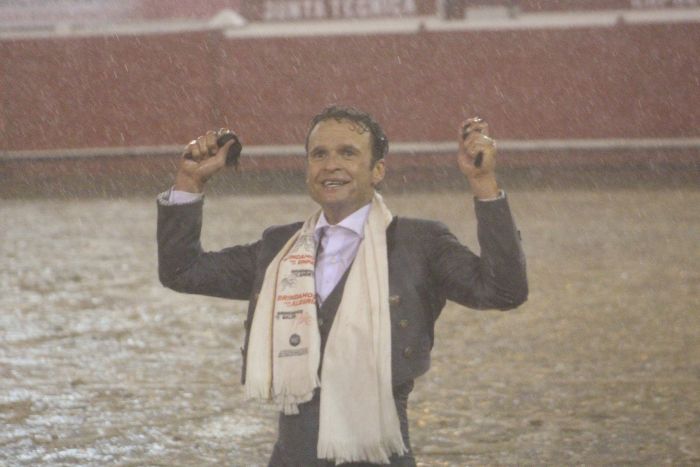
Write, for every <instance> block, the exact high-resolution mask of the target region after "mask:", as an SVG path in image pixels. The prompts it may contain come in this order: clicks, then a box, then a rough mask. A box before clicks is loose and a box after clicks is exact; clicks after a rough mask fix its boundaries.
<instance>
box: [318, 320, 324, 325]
mask: <svg viewBox="0 0 700 467" xmlns="http://www.w3.org/2000/svg"><path fill="white" fill-rule="evenodd" d="M318 325H319V326H323V318H318Z"/></svg>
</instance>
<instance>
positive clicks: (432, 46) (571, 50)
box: [0, 23, 700, 151]
mask: <svg viewBox="0 0 700 467" xmlns="http://www.w3.org/2000/svg"><path fill="white" fill-rule="evenodd" d="M698 44H700V24H698V23H683V24H668V25H659V24H655V25H625V24H620V25H618V26H616V27H614V28H580V29H548V30H511V31H458V32H421V33H418V34H412V35H411V34H406V35H374V36H324V37H296V38H258V39H226V38H224V37H223V36H222V35H221V34H220V33H218V32H212V33H182V34H171V35H149V36H142V37H133V36H132V37H127V36H121V37H90V38H70V39H52V40H48V39H36V40H16V41H0V63H3V68H4V70H3V72H2V73H1V74H0V80H1V81H0V93H1V94H0V99H1V102H2V108H1V109H0V150H5V151H6V150H10V151H11V150H30V149H51V148H82V147H108V146H139V145H159V144H184V143H185V142H186V141H188V140H189V139H191V138H192V137H194V136H196V135H198V134H200V133H201V132H202V131H204V130H205V129H207V128H211V127H218V126H222V125H230V126H232V127H233V128H235V129H236V130H237V131H238V132H239V134H240V135H241V138H242V140H243V141H244V143H245V144H300V143H301V142H302V140H303V135H304V132H305V129H306V124H307V122H308V120H309V118H310V117H311V116H312V115H313V114H314V113H316V112H317V111H318V110H320V109H321V108H322V107H323V106H325V105H326V104H328V103H331V102H340V103H348V104H353V105H356V106H358V107H361V108H364V109H367V110H368V111H370V112H371V113H373V114H374V115H375V116H376V117H377V118H378V119H379V120H380V122H382V123H383V124H384V125H385V127H386V130H387V133H388V135H389V137H390V140H392V141H443V140H450V139H452V138H454V136H455V126H456V124H457V123H458V122H459V121H460V119H461V118H463V117H464V116H468V115H474V114H479V115H482V116H484V117H486V118H487V119H488V120H489V121H490V123H491V125H492V128H493V129H494V134H495V136H497V137H499V138H508V139H540V138H563V139H568V138H608V137H626V138H637V137H689V136H695V137H697V136H700V110H699V108H700V78H699V77H700V58H699V57H700V54H699V53H698V52H699V50H698Z"/></svg>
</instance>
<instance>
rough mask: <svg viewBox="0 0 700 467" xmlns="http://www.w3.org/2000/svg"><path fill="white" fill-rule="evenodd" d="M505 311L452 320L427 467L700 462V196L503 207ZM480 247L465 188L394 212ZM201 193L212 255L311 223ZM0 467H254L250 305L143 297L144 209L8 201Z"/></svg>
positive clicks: (544, 201) (2, 235)
mask: <svg viewBox="0 0 700 467" xmlns="http://www.w3.org/2000/svg"><path fill="white" fill-rule="evenodd" d="M510 197H511V206H512V208H513V211H514V214H515V216H516V220H517V222H518V225H519V227H520V228H521V230H522V234H523V241H524V245H525V250H526V254H527V257H528V266H529V277H530V289H531V294H530V299H529V301H528V302H527V303H526V304H525V305H523V306H522V307H521V308H519V309H518V310H516V311H511V312H496V311H481V312H476V311H471V310H468V309H465V308H462V307H460V306H457V305H454V304H449V305H448V306H447V307H446V308H445V310H444V312H443V314H442V316H441V318H440V320H439V321H438V324H437V329H436V346H435V349H434V350H433V367H432V369H431V371H430V372H429V373H428V374H427V375H425V376H424V377H422V378H420V379H419V380H418V381H417V383H416V389H415V391H414V393H413V394H412V396H411V399H410V402H409V418H410V420H411V435H412V439H413V444H414V450H415V453H416V457H417V459H418V461H419V464H420V465H425V466H443V465H444V466H461V465H483V464H581V463H583V464H598V465H600V464H634V465H638V464H645V465H661V464H676V465H678V464H695V463H700V339H699V338H698V336H699V335H700V314H699V313H698V312H699V310H700V290H699V289H700V273H699V272H698V271H699V270H698V267H697V264H698V262H699V259H700V241H699V240H700V210H698V208H697V206H698V205H700V191H698V190H697V189H693V188H689V187H685V188H674V189H670V190H641V189H622V190H612V189H610V190H600V191H596V192H593V191H587V190H544V191H532V190H527V189H518V190H514V191H512V192H510ZM387 201H388V203H389V205H390V207H391V208H392V209H393V210H394V212H395V213H397V214H402V215H410V216H414V217H426V218H433V219H439V220H442V221H444V222H446V223H447V224H448V225H449V226H450V228H451V229H452V230H453V232H455V234H456V235H457V236H458V237H460V238H461V239H462V240H464V241H465V242H466V243H467V245H469V246H471V247H472V248H473V249H477V250H478V247H477V244H476V239H475V225H474V216H473V210H472V208H471V201H470V199H469V197H468V196H467V195H466V194H465V193H461V192H447V193H424V194H401V195H399V194H396V195H387ZM312 209H313V205H312V204H311V203H310V202H309V201H307V199H306V197H305V196H304V195H288V196H285V195H275V196H246V197H242V196H212V197H210V198H209V199H208V200H207V205H206V210H205V228H204V236H203V242H204V245H205V247H207V248H208V249H218V248H222V247H225V246H228V245H231V244H234V243H240V242H246V241H252V240H255V239H257V238H258V236H259V235H260V233H261V232H262V230H263V229H264V228H265V227H266V226H268V225H270V224H271V223H284V222H288V221H292V220H298V219H300V218H303V217H305V216H306V215H307V214H308V213H309V212H310V211H311V210H312ZM0 218H1V219H2V227H0V240H1V241H0V249H1V250H2V251H1V252H0V258H2V261H1V262H0V311H1V313H0V427H1V429H0V464H1V465H8V466H14V465H22V466H25V465H26V466H44V465H45V466H56V465H76V464H77V465H95V466H103V465H186V466H204V465H211V466H215V465H232V466H249V465H266V461H267V458H268V456H269V452H270V449H271V445H272V442H273V440H274V437H275V430H276V426H275V417H276V415H275V410H274V408H273V407H267V406H261V405H259V404H255V403H249V402H246V401H245V400H244V398H243V391H242V388H241V386H240V385H239V382H238V380H239V377H240V354H239V351H238V348H239V346H240V345H241V340H242V333H243V329H242V326H243V324H242V323H243V317H244V316H243V315H244V311H245V306H246V304H245V303H244V302H235V301H227V300H221V299H214V298H206V297H196V296H187V295H181V294H177V293H175V292H172V291H169V290H167V289H164V288H163V287H162V286H161V285H160V284H159V283H158V280H157V274H156V249H155V238H154V237H155V201H154V200H153V199H150V198H148V199H147V198H134V199H120V200H113V201H110V200H104V199H103V200H62V201H46V200H2V201H1V202H0Z"/></svg>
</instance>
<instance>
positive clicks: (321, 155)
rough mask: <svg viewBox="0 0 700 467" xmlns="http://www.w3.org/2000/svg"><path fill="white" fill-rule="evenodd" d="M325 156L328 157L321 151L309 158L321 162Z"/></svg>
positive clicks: (313, 153)
mask: <svg viewBox="0 0 700 467" xmlns="http://www.w3.org/2000/svg"><path fill="white" fill-rule="evenodd" d="M325 156H326V153H325V152H321V151H319V152H312V153H311V156H309V157H310V158H311V159H314V160H320V159H323V158H324V157H325Z"/></svg>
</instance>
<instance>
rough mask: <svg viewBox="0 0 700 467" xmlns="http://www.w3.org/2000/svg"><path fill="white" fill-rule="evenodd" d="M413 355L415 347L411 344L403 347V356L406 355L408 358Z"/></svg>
mask: <svg viewBox="0 0 700 467" xmlns="http://www.w3.org/2000/svg"><path fill="white" fill-rule="evenodd" d="M411 355H413V349H412V348H411V347H410V346H409V347H406V348H405V349H403V356H404V357H406V358H408V357H410V356H411Z"/></svg>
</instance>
